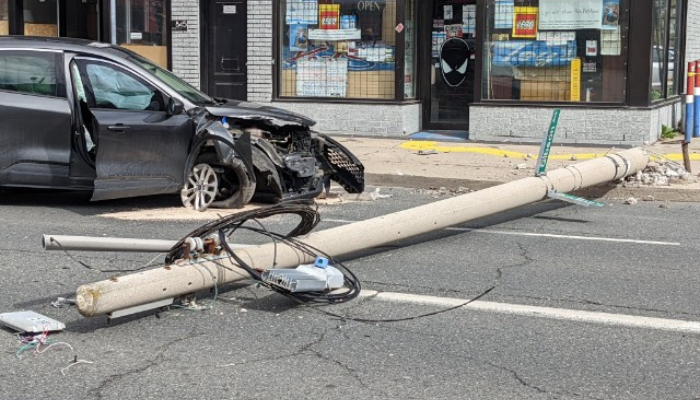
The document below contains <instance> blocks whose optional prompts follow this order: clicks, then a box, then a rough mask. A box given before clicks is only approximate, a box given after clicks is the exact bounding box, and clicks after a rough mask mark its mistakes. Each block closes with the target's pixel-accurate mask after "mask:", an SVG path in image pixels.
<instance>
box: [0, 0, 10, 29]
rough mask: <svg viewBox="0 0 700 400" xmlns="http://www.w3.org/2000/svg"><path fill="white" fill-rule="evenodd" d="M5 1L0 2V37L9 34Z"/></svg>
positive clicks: (0, 0)
mask: <svg viewBox="0 0 700 400" xmlns="http://www.w3.org/2000/svg"><path fill="white" fill-rule="evenodd" d="M8 11H9V10H8V6H7V0H0V35H9V34H10V24H9V17H8Z"/></svg>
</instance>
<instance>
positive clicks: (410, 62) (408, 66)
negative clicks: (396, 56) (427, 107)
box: [404, 0, 418, 99]
mask: <svg viewBox="0 0 700 400" xmlns="http://www.w3.org/2000/svg"><path fill="white" fill-rule="evenodd" d="M404 29H405V30H406V34H405V36H404V40H405V42H406V44H405V49H406V57H405V60H404V98H406V99H413V98H415V97H416V49H417V47H418V45H417V43H416V40H417V29H416V15H415V1H414V0H409V1H406V22H405V26H404Z"/></svg>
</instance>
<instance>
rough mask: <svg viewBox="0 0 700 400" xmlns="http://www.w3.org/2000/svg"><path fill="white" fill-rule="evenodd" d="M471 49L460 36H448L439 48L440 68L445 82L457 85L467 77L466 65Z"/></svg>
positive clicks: (452, 85)
mask: <svg viewBox="0 0 700 400" xmlns="http://www.w3.org/2000/svg"><path fill="white" fill-rule="evenodd" d="M470 54H471V51H470V49H469V45H468V44H467V42H466V41H465V40H464V39H462V38H457V37H453V38H449V39H447V40H446V41H445V43H443V45H442V49H441V50H440V69H441V70H442V77H443V78H444V79H445V82H446V83H447V84H448V85H449V86H451V87H457V86H459V85H461V84H462V83H464V80H465V79H466V78H467V66H468V65H469V56H470Z"/></svg>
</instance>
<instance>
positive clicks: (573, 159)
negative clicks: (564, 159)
mask: <svg viewBox="0 0 700 400" xmlns="http://www.w3.org/2000/svg"><path fill="white" fill-rule="evenodd" d="M569 160H570V161H578V157H576V155H575V154H572V155H571V158H569Z"/></svg>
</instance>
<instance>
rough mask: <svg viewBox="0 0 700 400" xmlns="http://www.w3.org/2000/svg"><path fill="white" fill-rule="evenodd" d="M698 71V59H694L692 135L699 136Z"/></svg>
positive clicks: (699, 82) (699, 65) (699, 78)
mask: <svg viewBox="0 0 700 400" xmlns="http://www.w3.org/2000/svg"><path fill="white" fill-rule="evenodd" d="M698 71H700V60H698V61H695V76H694V78H695V85H694V88H693V92H692V93H693V95H694V98H693V101H694V103H695V104H693V108H694V113H693V117H694V118H693V122H694V123H693V137H700V118H698V117H700V75H698Z"/></svg>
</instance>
